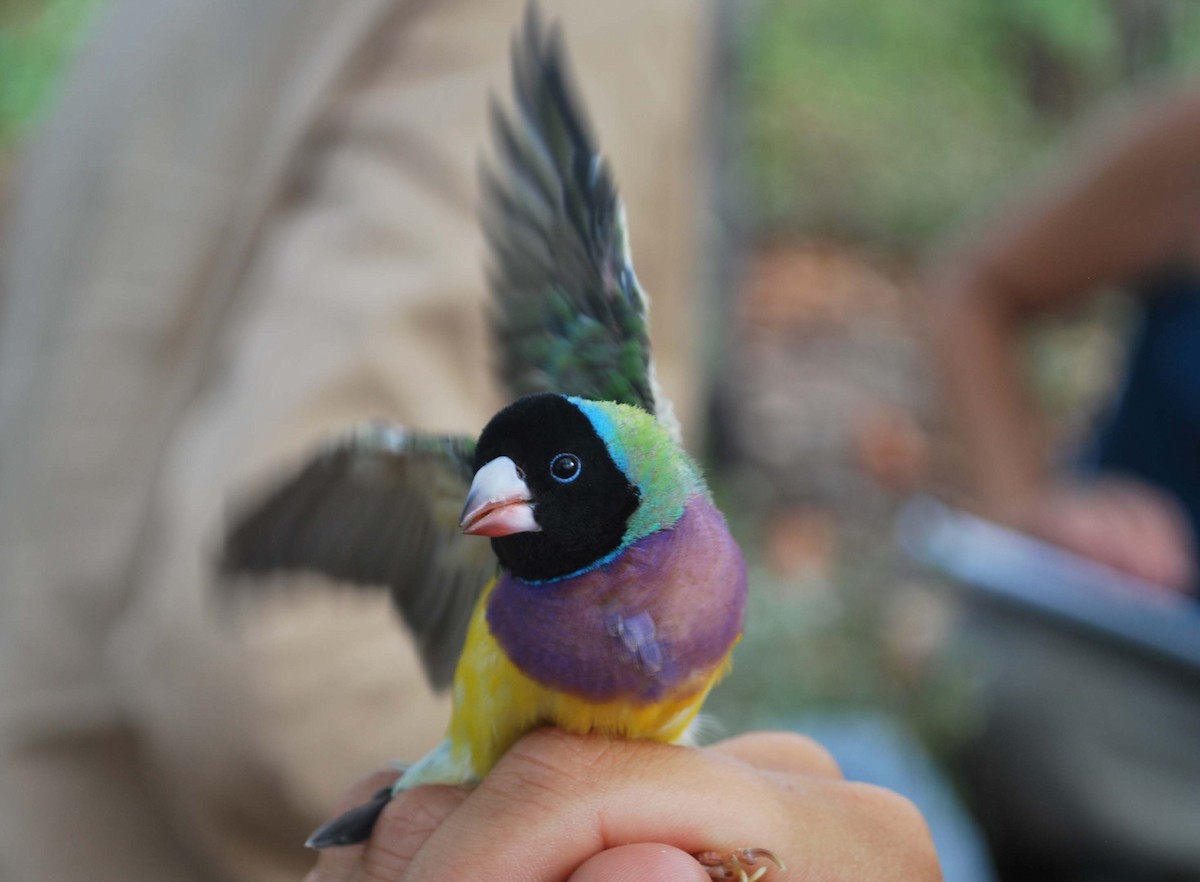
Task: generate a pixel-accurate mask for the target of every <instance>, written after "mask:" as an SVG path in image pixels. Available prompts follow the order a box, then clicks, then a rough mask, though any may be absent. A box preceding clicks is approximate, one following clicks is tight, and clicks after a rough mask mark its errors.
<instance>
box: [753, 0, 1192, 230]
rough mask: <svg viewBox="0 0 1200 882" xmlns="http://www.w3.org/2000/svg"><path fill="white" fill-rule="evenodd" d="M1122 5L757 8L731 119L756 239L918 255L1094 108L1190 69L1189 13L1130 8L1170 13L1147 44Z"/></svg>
mask: <svg viewBox="0 0 1200 882" xmlns="http://www.w3.org/2000/svg"><path fill="white" fill-rule="evenodd" d="M1120 5H1121V4H1118V3H1097V2H1090V0H1088V2H1085V0H1062V2H1053V3H1047V2H1044V0H1004V2H997V0H760V2H759V3H758V4H757V5H756V7H755V11H754V13H753V15H751V16H750V18H749V20H748V22H747V27H746V28H745V29H744V34H743V42H742V44H741V45H740V47H739V49H740V51H739V60H740V69H741V78H740V81H739V83H738V87H737V89H736V101H735V107H736V108H737V109H736V111H735V115H736V118H735V119H734V120H733V124H734V127H735V130H736V131H739V132H740V137H741V138H742V139H743V140H742V141H741V143H740V145H739V147H740V149H739V150H738V157H739V162H740V168H739V169H738V172H739V174H740V175H741V176H742V178H743V179H744V180H745V181H746V182H747V184H748V187H749V193H750V196H749V198H750V205H749V211H750V213H751V215H752V217H753V218H754V220H755V221H756V222H757V224H758V226H759V228H760V231H766V232H768V233H772V234H778V233H789V232H796V233H804V234H813V233H817V234H823V235H832V236H836V237H845V238H852V239H856V240H860V241H862V240H865V241H872V242H876V243H879V244H882V245H885V246H892V247H899V248H901V249H916V248H919V247H920V246H921V245H923V244H925V243H927V242H928V241H929V239H930V238H931V237H933V236H935V235H936V234H938V233H939V232H940V231H942V230H943V229H944V228H945V226H946V225H947V224H948V223H949V222H950V221H952V220H954V219H955V218H957V217H958V216H960V215H961V213H962V212H963V210H964V207H966V206H968V205H975V204H980V203H981V202H985V201H987V200H988V198H989V196H990V195H991V194H993V193H994V192H995V191H996V190H997V189H998V188H999V187H1000V186H1002V185H1004V184H1006V183H1008V182H1009V181H1010V180H1011V179H1012V178H1013V176H1014V175H1015V174H1017V173H1019V172H1021V171H1023V170H1025V169H1027V168H1028V167H1029V166H1030V165H1032V164H1034V163H1036V162H1037V161H1038V159H1039V158H1040V157H1042V156H1043V155H1044V152H1045V149H1046V148H1047V147H1048V146H1049V145H1050V144H1051V143H1052V142H1053V141H1054V140H1055V139H1056V138H1057V137H1058V136H1059V135H1060V134H1061V132H1062V130H1063V127H1064V125H1065V124H1067V123H1068V122H1070V121H1071V120H1072V119H1073V118H1074V117H1075V116H1077V115H1078V113H1080V112H1082V111H1083V110H1084V109H1086V108H1087V107H1088V106H1090V105H1091V104H1092V103H1094V102H1095V100H1096V99H1097V98H1098V97H1100V96H1101V95H1103V94H1104V93H1106V92H1108V91H1111V90H1112V89H1113V88H1114V87H1115V86H1118V85H1120V84H1121V83H1123V82H1125V81H1128V80H1129V79H1130V78H1132V77H1134V76H1137V75H1139V74H1142V73H1146V72H1156V71H1158V70H1162V69H1164V68H1165V69H1175V68H1178V67H1185V66H1187V65H1189V64H1192V63H1194V60H1195V57H1196V56H1197V54H1200V40H1197V39H1196V38H1195V37H1196V36H1197V35H1200V4H1190V3H1187V4H1185V3H1178V2H1172V0H1126V3H1125V5H1126V6H1153V7H1156V8H1158V7H1161V8H1162V11H1163V12H1164V15H1166V13H1170V14H1169V15H1167V16H1166V18H1165V19H1164V21H1165V22H1166V24H1165V25H1164V27H1163V28H1160V29H1159V31H1153V30H1151V31H1150V32H1149V33H1148V34H1143V33H1140V32H1138V33H1129V32H1128V31H1130V28H1131V26H1130V25H1128V23H1126V24H1125V25H1123V26H1120V27H1119V22H1118V21H1117V19H1116V13H1115V11H1114V10H1115V9H1116V8H1117V7H1118V6H1120ZM1160 18H1161V16H1160ZM1122 28H1124V29H1122ZM1135 38H1136V39H1135ZM1139 40H1140V42H1139ZM1135 49H1137V50H1138V52H1140V54H1138V52H1135V51H1134V50H1135Z"/></svg>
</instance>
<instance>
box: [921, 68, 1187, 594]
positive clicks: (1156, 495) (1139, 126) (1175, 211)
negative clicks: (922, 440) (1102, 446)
mask: <svg viewBox="0 0 1200 882" xmlns="http://www.w3.org/2000/svg"><path fill="white" fill-rule="evenodd" d="M1111 122H1113V121H1111V120H1110V123H1111ZM1115 122H1116V125H1113V126H1112V127H1111V130H1108V131H1103V132H1095V131H1093V132H1090V133H1089V135H1090V137H1089V138H1088V139H1087V148H1086V149H1084V150H1081V151H1079V152H1078V153H1076V154H1075V155H1074V156H1073V157H1072V159H1073V162H1072V163H1071V164H1070V165H1069V166H1067V167H1066V168H1058V169H1055V170H1054V172H1056V174H1054V175H1052V176H1051V177H1049V178H1048V179H1047V180H1046V181H1043V182H1042V183H1043V185H1042V186H1041V187H1038V188H1035V189H1034V190H1032V191H1030V193H1028V194H1026V198H1025V199H1024V200H1023V201H1020V202H1018V203H1017V204H1016V205H1015V206H1013V207H1012V209H1011V210H1010V212H1009V214H1008V216H1007V217H1006V218H1004V219H1003V221H1002V222H1001V223H1000V224H998V225H996V226H995V227H993V228H992V229H991V231H990V232H989V234H988V235H986V236H985V237H984V238H983V239H982V240H981V241H979V242H977V243H976V244H975V245H974V246H972V247H970V248H967V249H964V250H963V251H962V252H960V253H959V254H957V255H954V256H953V257H951V258H950V259H949V260H947V261H945V262H944V263H943V265H942V266H941V267H940V268H939V269H938V270H937V271H936V272H935V273H934V287H935V289H936V293H937V295H938V298H937V310H938V315H937V326H936V327H937V330H936V334H937V345H938V350H939V356H940V360H941V367H942V374H943V377H944V381H945V385H946V388H947V391H948V394H949V397H950V402H951V405H952V407H953V409H954V412H955V416H956V417H957V419H958V422H959V424H960V427H961V429H962V435H963V439H964V442H965V447H966V453H967V456H968V458H969V460H970V464H971V466H972V467H973V470H974V473H975V476H976V480H977V486H978V490H979V492H980V496H981V500H980V501H981V502H982V504H983V506H984V507H985V509H986V512H987V513H988V514H989V515H991V516H992V517H995V518H997V519H999V520H1001V521H1003V522H1005V523H1008V524H1010V525H1012V526H1014V527H1016V528H1017V529H1021V530H1025V531H1028V532H1030V533H1033V534H1035V535H1038V536H1041V537H1042V538H1044V539H1047V540H1049V541H1051V542H1055V543H1057V544H1059V545H1062V546H1064V547H1066V548H1068V549H1070V550H1072V551H1074V552H1077V553H1079V554H1081V555H1084V556H1086V557H1089V558H1092V559H1094V560H1096V561H1098V562H1100V563H1104V564H1108V565H1110V566H1113V567H1115V568H1117V569H1120V570H1123V571H1125V572H1128V573H1131V574H1133V575H1136V576H1139V577H1141V578H1143V579H1146V580H1148V581H1150V582H1153V583H1156V584H1158V585H1162V586H1164V587H1166V588H1169V589H1174V590H1180V591H1182V590H1186V589H1188V588H1190V587H1191V586H1192V584H1193V582H1194V579H1195V575H1196V554H1195V550H1194V549H1193V548H1192V539H1191V535H1190V532H1189V528H1188V524H1187V521H1186V519H1185V517H1184V515H1183V512H1182V511H1181V509H1180V508H1179V506H1178V505H1177V504H1176V503H1175V502H1174V501H1173V500H1172V499H1170V498H1169V497H1167V496H1165V495H1163V494H1162V493H1161V492H1159V491H1158V490H1156V489H1154V488H1152V487H1149V486H1147V485H1145V484H1141V483H1138V482H1136V481H1133V480H1120V481H1118V480H1112V479H1097V480H1096V481H1094V482H1089V483H1082V484H1081V483H1079V482H1072V483H1067V482H1064V481H1063V480H1061V479H1060V478H1058V477H1056V476H1054V475H1053V474H1052V473H1051V472H1050V471H1049V469H1048V468H1047V464H1046V462H1047V457H1046V455H1045V450H1044V445H1043V439H1042V426H1041V425H1040V423H1039V421H1038V419H1037V418H1036V416H1035V415H1034V412H1033V409H1032V408H1031V407H1030V405H1029V403H1028V401H1027V398H1026V394H1025V389H1024V388H1023V387H1022V385H1021V380H1020V373H1019V368H1018V364H1017V349H1018V341H1019V339H1020V337H1021V335H1022V334H1023V333H1024V332H1025V331H1026V330H1027V329H1028V328H1029V326H1030V325H1031V324H1033V323H1034V322H1036V321H1037V320H1038V319H1040V318H1042V317H1043V316H1045V315H1047V314H1050V313H1053V312H1056V311H1062V310H1065V309H1069V308H1071V307H1072V306H1077V305H1080V304H1081V303H1083V302H1085V301H1086V300H1087V299H1088V298H1089V297H1092V296H1094V295H1095V294H1096V293H1098V292H1099V291H1100V290H1101V289H1102V288H1103V287H1104V286H1105V285H1109V284H1119V283H1122V282H1126V281H1128V280H1130V279H1132V278H1134V277H1136V276H1137V275H1139V274H1140V273H1145V272H1149V271H1151V270H1153V269H1156V268H1159V267H1162V266H1164V265H1166V264H1168V263H1170V262H1173V261H1174V262H1178V261H1180V260H1185V261H1187V262H1188V263H1189V264H1191V265H1194V266H1200V163H1198V162H1197V161H1196V157H1197V156H1200V90H1198V89H1192V90H1191V91H1190V93H1186V92H1185V93H1181V94H1178V95H1175V96H1172V97H1169V98H1167V99H1166V100H1159V101H1157V102H1155V103H1153V104H1152V105H1149V106H1146V107H1144V108H1143V110H1142V112H1140V113H1139V114H1137V115H1136V116H1135V117H1134V118H1132V119H1131V118H1129V117H1128V116H1127V115H1126V116H1123V117H1121V118H1119V119H1117V120H1116V121H1115Z"/></svg>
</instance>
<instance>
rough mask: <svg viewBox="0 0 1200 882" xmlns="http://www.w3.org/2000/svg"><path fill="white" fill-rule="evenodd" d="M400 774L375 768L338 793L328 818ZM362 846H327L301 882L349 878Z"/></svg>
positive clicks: (358, 801) (366, 797)
mask: <svg viewBox="0 0 1200 882" xmlns="http://www.w3.org/2000/svg"><path fill="white" fill-rule="evenodd" d="M398 777H400V773H399V772H398V771H396V770H395V769H379V770H378V771H375V772H372V773H371V774H369V775H365V776H363V777H362V778H359V779H358V780H357V781H355V782H354V783H353V784H351V785H350V787H349V788H348V789H347V790H346V792H345V793H343V794H342V796H341V798H340V799H338V802H337V805H336V806H334V809H333V814H332V815H331V817H337V816H338V815H340V814H341V813H342V812H347V811H349V810H350V809H352V808H354V807H355V806H357V805H362V804H363V803H364V802H366V801H367V800H369V799H370V798H371V797H372V796H374V795H375V794H376V793H378V792H379V791H380V790H382V789H383V788H384V787H390V786H391V785H392V784H393V783H395V781H396V779H397V778H398ZM362 852H363V846H362V845H347V846H342V847H339V848H327V849H325V850H324V851H321V852H319V853H318V856H317V863H316V865H315V866H314V867H313V868H312V870H311V871H310V872H309V874H308V875H307V876H305V877H304V882H341V880H348V879H353V878H354V875H355V873H356V872H357V871H358V867H359V859H360V858H361V856H362Z"/></svg>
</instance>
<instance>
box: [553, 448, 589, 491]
mask: <svg viewBox="0 0 1200 882" xmlns="http://www.w3.org/2000/svg"><path fill="white" fill-rule="evenodd" d="M582 468H583V463H581V462H580V461H579V457H578V456H576V455H575V454H573V453H560V454H559V455H558V456H556V457H554V459H552V460H550V476H551V477H552V478H554V480H556V481H558V483H560V484H570V483H571V482H572V481H574V480H575V479H576V478H578V477H579V472H580V471H581V470H582Z"/></svg>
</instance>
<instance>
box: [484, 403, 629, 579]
mask: <svg viewBox="0 0 1200 882" xmlns="http://www.w3.org/2000/svg"><path fill="white" fill-rule="evenodd" d="M475 469H476V474H475V481H474V483H473V484H472V485H471V493H470V495H469V496H468V498H467V505H466V508H465V509H464V511H463V529H464V531H465V532H468V533H475V534H478V535H484V536H491V537H492V548H493V549H494V550H495V552H496V556H497V557H498V558H499V559H500V563H501V565H502V566H503V567H504V568H505V569H507V570H508V571H509V572H511V573H512V574H513V575H514V576H517V577H518V578H521V579H525V580H527V581H538V580H544V579H554V578H557V577H560V576H565V575H568V574H569V573H574V572H577V571H578V570H582V569H585V568H587V567H588V566H590V565H592V564H594V563H595V562H596V561H598V560H600V559H601V558H603V557H605V556H606V555H608V554H611V553H612V552H613V551H615V550H617V548H618V547H620V544H621V540H622V538H623V537H624V535H625V529H626V526H627V524H628V522H629V517H630V515H632V514H633V512H634V511H635V510H636V509H637V507H638V501H639V499H638V491H637V488H636V487H634V486H633V485H631V484H630V482H629V480H628V479H627V478H626V477H625V475H624V474H622V472H621V470H620V469H618V468H617V466H616V464H615V463H614V462H613V458H612V456H611V455H610V454H609V452H608V449H607V447H606V446H605V443H604V440H603V439H602V438H601V437H600V436H599V435H598V434H597V432H596V430H595V428H594V427H593V426H592V423H591V420H589V419H588V418H587V416H585V415H584V413H583V412H582V411H581V410H580V409H579V408H578V407H576V406H575V405H574V404H572V403H571V402H570V401H569V400H567V399H566V398H564V397H563V396H561V395H553V394H541V395H529V396H526V397H525V398H521V399H519V400H518V401H516V402H514V403H513V404H510V405H509V406H508V407H506V408H504V410H502V411H500V412H499V413H498V414H496V416H495V417H493V418H492V420H491V422H489V423H488V424H487V426H485V427H484V430H483V433H482V434H481V435H480V436H479V443H478V444H477V446H476V448H475Z"/></svg>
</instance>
